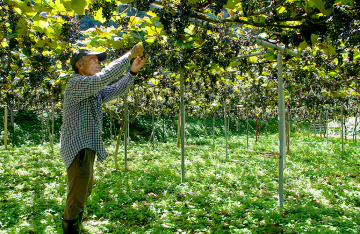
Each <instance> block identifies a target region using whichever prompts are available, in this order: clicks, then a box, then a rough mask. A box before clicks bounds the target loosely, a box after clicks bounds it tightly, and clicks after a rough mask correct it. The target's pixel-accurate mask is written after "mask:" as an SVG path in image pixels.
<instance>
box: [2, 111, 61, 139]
mask: <svg viewBox="0 0 360 234" xmlns="http://www.w3.org/2000/svg"><path fill="white" fill-rule="evenodd" d="M41 115H42V113H41V111H27V110H18V111H15V112H14V128H12V126H11V121H10V114H9V113H8V131H9V132H8V144H12V145H16V146H20V145H22V144H25V143H32V144H40V143H41V142H42V128H41ZM61 118H62V116H61V115H56V116H55V118H54V134H55V142H59V140H60V128H61V123H62V119H61ZM0 119H2V120H3V119H4V110H3V109H1V110H0ZM47 119H48V113H46V112H44V117H43V121H44V122H43V135H44V141H45V142H47V141H49V138H48V136H49V134H48V130H47V127H46V124H47ZM49 124H50V131H51V120H50V122H49ZM0 129H4V122H3V121H1V122H0ZM0 139H1V142H3V135H1V138H0ZM1 144H2V143H1Z"/></svg>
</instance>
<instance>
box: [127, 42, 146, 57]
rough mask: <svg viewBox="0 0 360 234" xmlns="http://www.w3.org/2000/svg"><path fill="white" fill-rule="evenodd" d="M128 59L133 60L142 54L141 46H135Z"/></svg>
mask: <svg viewBox="0 0 360 234" xmlns="http://www.w3.org/2000/svg"><path fill="white" fill-rule="evenodd" d="M129 53H130V54H129V59H130V60H131V59H133V58H136V57H138V56H139V55H142V54H143V53H144V47H143V46H142V45H135V46H134V47H133V48H132V49H131V50H130V52H129Z"/></svg>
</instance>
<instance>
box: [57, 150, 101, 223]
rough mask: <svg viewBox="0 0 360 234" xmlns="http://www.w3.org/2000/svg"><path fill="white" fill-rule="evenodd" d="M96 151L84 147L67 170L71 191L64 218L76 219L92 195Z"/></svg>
mask: <svg viewBox="0 0 360 234" xmlns="http://www.w3.org/2000/svg"><path fill="white" fill-rule="evenodd" d="M94 160H95V151H93V150H91V149H82V150H80V151H79V153H78V154H77V155H76V157H75V159H74V161H73V162H72V164H71V165H70V167H69V169H68V170H67V178H68V185H69V193H68V196H67V199H66V205H65V210H64V218H65V219H66V220H74V219H77V218H78V214H79V213H80V212H83V211H84V208H85V203H86V200H87V198H88V197H89V196H90V194H91V191H92V187H93V178H94Z"/></svg>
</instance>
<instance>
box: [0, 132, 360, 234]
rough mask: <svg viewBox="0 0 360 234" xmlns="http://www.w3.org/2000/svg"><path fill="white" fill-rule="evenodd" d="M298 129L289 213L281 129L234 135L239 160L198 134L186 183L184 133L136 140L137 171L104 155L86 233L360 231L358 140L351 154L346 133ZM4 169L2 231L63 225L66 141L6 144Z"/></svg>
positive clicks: (1, 154) (0, 154) (291, 157)
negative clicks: (321, 134) (281, 169)
mask: <svg viewBox="0 0 360 234" xmlns="http://www.w3.org/2000/svg"><path fill="white" fill-rule="evenodd" d="M292 136H293V137H292V139H291V151H290V153H289V154H288V155H287V164H286V165H287V166H286V169H285V183H284V198H285V199H284V200H285V201H284V210H283V213H282V214H281V213H280V212H279V208H278V156H277V152H278V146H277V145H278V135H277V134H269V135H267V136H266V135H263V136H262V137H261V138H260V140H259V141H257V142H256V141H255V140H254V138H253V137H252V138H250V148H249V150H246V136H244V135H243V136H232V137H231V138H230V140H229V157H230V158H229V160H226V159H225V149H224V138H221V137H218V138H216V139H215V145H216V146H215V148H212V140H211V139H204V138H199V137H189V138H188V141H189V144H188V146H187V147H186V175H185V180H186V182H185V183H183V184H182V183H181V173H180V171H181V166H180V150H179V149H178V148H177V147H176V139H169V140H168V142H167V143H160V142H158V143H156V144H155V145H154V149H153V148H152V145H151V144H147V143H141V142H132V143H131V144H130V147H129V152H128V157H129V158H128V167H129V170H128V171H124V170H120V171H115V170H114V168H115V166H114V160H113V158H112V157H109V159H108V160H107V161H106V162H104V163H99V162H96V164H95V185H94V189H93V193H92V195H91V196H90V198H89V200H88V202H87V206H86V211H85V214H84V222H83V227H84V232H83V233H358V231H359V230H360V218H359V215H358V214H359V212H360V192H359V191H360V189H359V182H360V174H359V171H360V161H359V159H360V156H359V154H358V146H357V145H354V144H353V142H352V141H346V143H345V155H344V158H342V157H341V145H340V140H339V139H329V140H328V142H326V139H324V138H314V137H311V136H310V137H309V138H308V137H307V133H294V134H293V135H292ZM57 147H58V146H57ZM114 147H115V144H114V143H112V144H110V145H108V151H109V152H110V153H111V154H112V153H114ZM122 152H123V146H121V153H122ZM120 166H121V167H123V164H121V165H120ZM0 179H1V181H2V183H1V184H0V198H1V200H0V230H1V231H0V233H61V222H60V217H61V215H62V212H63V208H64V203H65V199H66V192H67V181H66V173H65V171H64V166H63V162H62V160H61V158H60V156H59V152H58V150H56V151H55V152H51V151H50V147H49V145H48V144H47V143H46V144H44V145H34V144H24V145H21V146H10V147H9V148H8V149H5V148H4V147H3V146H0Z"/></svg>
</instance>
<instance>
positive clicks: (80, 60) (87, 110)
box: [60, 45, 146, 233]
mask: <svg viewBox="0 0 360 234" xmlns="http://www.w3.org/2000/svg"><path fill="white" fill-rule="evenodd" d="M143 51H144V48H143V46H142V45H136V46H134V47H133V48H132V49H131V51H129V52H128V53H126V54H125V55H123V56H122V57H121V58H119V59H116V60H114V61H113V62H111V63H110V64H109V65H108V66H106V67H105V68H103V69H102V70H101V71H100V65H99V61H103V60H105V59H106V53H104V52H94V51H91V50H87V49H82V50H79V51H76V52H75V53H74V54H73V56H72V58H71V61H70V63H71V66H72V68H73V70H74V71H75V74H74V76H73V77H72V78H71V79H69V81H68V83H67V85H66V89H65V96H64V103H63V124H62V126H61V143H60V155H61V157H62V159H63V160H64V163H65V168H66V171H67V177H68V185H69V192H68V196H67V200H66V206H65V210H64V214H63V216H62V226H63V231H64V233H80V226H81V219H82V214H83V211H84V207H85V203H86V200H87V197H88V196H90V194H91V191H92V186H93V167H94V161H95V154H97V159H98V161H103V160H104V159H105V158H106V157H107V155H108V154H107V152H106V150H105V147H104V144H103V142H102V139H101V132H102V104H103V103H105V102H108V101H111V100H113V99H116V98H118V97H120V96H121V95H122V94H124V93H125V92H126V91H127V90H128V89H129V87H131V86H132V85H133V82H134V76H136V73H137V72H138V71H139V70H140V69H141V68H142V67H143V66H144V64H145V62H146V56H145V57H144V58H143V59H142V58H141V55H142V53H143ZM133 58H135V60H134V61H133V63H132V66H131V68H130V60H131V59H133ZM124 74H125V76H123V75H124ZM122 76H123V78H122V79H121V80H119V81H117V82H116V83H114V84H112V83H113V82H114V81H116V80H117V79H119V78H120V77H122ZM110 84H111V85H110Z"/></svg>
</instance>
